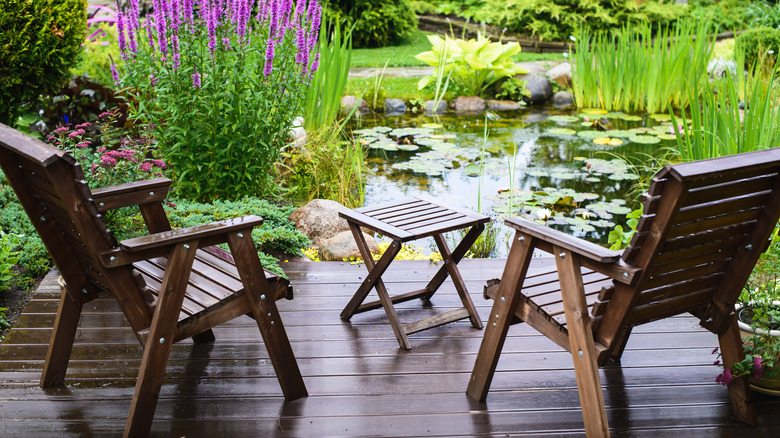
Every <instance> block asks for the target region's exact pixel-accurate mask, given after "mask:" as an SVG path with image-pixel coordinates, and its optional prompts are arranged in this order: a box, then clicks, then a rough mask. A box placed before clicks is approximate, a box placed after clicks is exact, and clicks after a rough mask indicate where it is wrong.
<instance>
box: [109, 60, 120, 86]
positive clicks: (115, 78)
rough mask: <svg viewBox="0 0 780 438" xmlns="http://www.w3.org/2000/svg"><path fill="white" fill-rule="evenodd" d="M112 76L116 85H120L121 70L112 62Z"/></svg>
mask: <svg viewBox="0 0 780 438" xmlns="http://www.w3.org/2000/svg"><path fill="white" fill-rule="evenodd" d="M111 78H112V79H113V80H114V85H116V86H119V85H120V82H119V72H118V71H117V70H116V64H111Z"/></svg>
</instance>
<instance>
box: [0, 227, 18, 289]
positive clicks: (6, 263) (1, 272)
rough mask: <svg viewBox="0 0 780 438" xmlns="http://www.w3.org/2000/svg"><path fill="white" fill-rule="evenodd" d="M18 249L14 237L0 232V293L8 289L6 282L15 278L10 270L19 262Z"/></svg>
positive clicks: (16, 240)
mask: <svg viewBox="0 0 780 438" xmlns="http://www.w3.org/2000/svg"><path fill="white" fill-rule="evenodd" d="M18 247H19V240H18V239H17V237H16V236H15V235H13V234H5V232H4V231H3V230H0V293H2V292H3V291H5V290H7V289H8V282H9V281H11V279H12V278H13V277H15V276H16V274H15V273H14V272H13V269H12V268H13V267H14V265H15V264H16V263H18V262H19V251H17V250H16V249H17V248H18Z"/></svg>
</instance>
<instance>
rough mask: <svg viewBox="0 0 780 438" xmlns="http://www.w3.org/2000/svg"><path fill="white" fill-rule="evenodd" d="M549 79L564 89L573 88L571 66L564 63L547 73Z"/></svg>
mask: <svg viewBox="0 0 780 438" xmlns="http://www.w3.org/2000/svg"><path fill="white" fill-rule="evenodd" d="M547 77H548V78H550V80H551V81H554V82H557V83H558V84H560V86H562V87H564V88H571V64H569V63H568V62H564V63H561V64H558V65H556V66H555V67H553V68H551V69H550V70H548V71H547Z"/></svg>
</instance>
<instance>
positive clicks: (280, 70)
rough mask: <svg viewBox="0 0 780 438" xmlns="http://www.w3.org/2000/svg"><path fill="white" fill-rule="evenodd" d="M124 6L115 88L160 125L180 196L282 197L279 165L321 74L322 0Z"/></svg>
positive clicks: (183, 0) (192, 0)
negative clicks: (145, 9) (144, 11)
mask: <svg viewBox="0 0 780 438" xmlns="http://www.w3.org/2000/svg"><path fill="white" fill-rule="evenodd" d="M153 6H154V8H153V10H154V12H153V14H151V16H148V17H146V19H145V21H144V23H143V24H142V23H141V21H140V17H139V1H138V0H129V1H126V2H123V3H122V4H120V5H119V7H118V11H119V17H118V20H117V30H118V43H119V47H120V50H121V53H122V55H121V58H122V59H121V62H120V61H119V60H117V62H118V63H117V64H116V65H114V66H112V68H113V69H114V80H115V82H116V83H117V84H118V85H119V86H121V87H123V89H124V90H125V92H126V93H127V94H128V95H129V96H131V97H132V99H133V100H134V106H133V108H134V111H135V113H134V114H135V117H136V118H138V119H141V120H142V121H145V122H148V123H152V124H153V126H154V127H155V128H154V135H155V136H156V138H157V141H158V145H159V147H160V150H161V151H162V154H163V157H164V159H165V161H166V162H168V164H169V165H170V171H171V173H170V176H171V177H172V179H173V180H174V186H173V190H174V193H175V194H176V195H179V196H186V197H189V198H192V199H197V200H203V201H210V200H214V199H218V198H219V199H225V198H227V199H240V198H242V197H244V196H264V195H268V194H271V193H273V192H274V191H275V189H276V187H275V185H274V179H273V174H274V165H275V163H276V162H277V161H278V159H279V157H280V152H281V150H282V149H283V148H284V147H285V145H286V144H287V137H288V132H289V131H290V128H291V127H292V124H293V119H294V117H295V116H296V115H298V114H299V113H300V112H301V107H302V103H303V100H304V96H305V94H306V89H307V87H308V86H309V83H310V82H311V80H312V77H313V75H314V73H315V72H316V71H317V66H318V61H319V55H318V54H317V42H318V33H319V29H320V21H321V20H320V17H321V8H320V4H319V2H318V1H317V0H297V1H296V2H295V4H293V2H292V0H259V1H257V2H255V0H230V1H217V0H171V1H167V0H154V2H153Z"/></svg>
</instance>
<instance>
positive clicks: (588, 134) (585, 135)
mask: <svg viewBox="0 0 780 438" xmlns="http://www.w3.org/2000/svg"><path fill="white" fill-rule="evenodd" d="M577 135H578V136H580V137H583V138H599V137H603V136H604V133H603V132H601V131H580V132H578V133H577Z"/></svg>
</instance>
